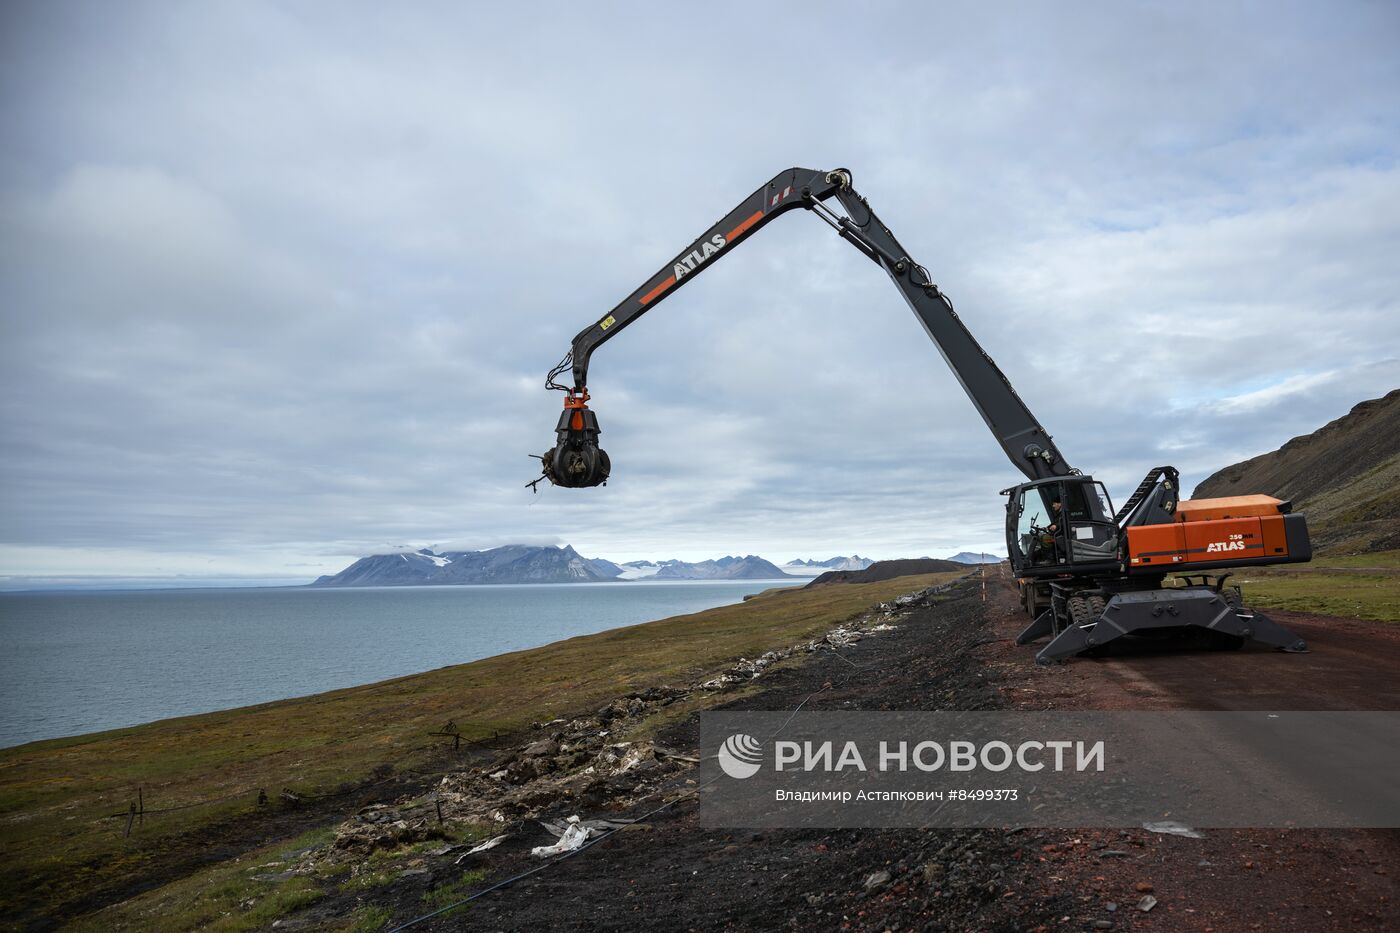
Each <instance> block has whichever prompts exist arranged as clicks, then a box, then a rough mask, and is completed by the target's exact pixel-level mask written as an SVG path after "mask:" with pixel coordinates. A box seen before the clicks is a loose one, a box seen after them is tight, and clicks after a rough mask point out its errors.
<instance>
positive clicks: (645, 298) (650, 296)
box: [642, 275, 676, 304]
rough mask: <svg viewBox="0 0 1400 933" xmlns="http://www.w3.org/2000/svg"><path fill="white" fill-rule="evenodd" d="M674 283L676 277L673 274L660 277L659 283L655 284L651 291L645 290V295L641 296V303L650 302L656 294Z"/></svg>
mask: <svg viewBox="0 0 1400 933" xmlns="http://www.w3.org/2000/svg"><path fill="white" fill-rule="evenodd" d="M675 284H676V277H675V276H674V275H670V276H667V277H666V278H664V279H662V280H661V284H660V285H657V286H656V287H655V288H653V289H652V290H651V291H649V292H647V293H646V294H645V295H643V296H642V304H650V303H651V302H653V301H655V300H656V296H657V295H659V294H661V293H662V292H664V291H665V290H666V289H668V288H670V287H671V286H672V285H675Z"/></svg>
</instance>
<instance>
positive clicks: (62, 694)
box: [0, 578, 806, 747]
mask: <svg viewBox="0 0 1400 933" xmlns="http://www.w3.org/2000/svg"><path fill="white" fill-rule="evenodd" d="M803 582H806V581H804V580H795V579H790V578H789V579H785V580H776V581H763V580H745V581H741V582H733V581H723V582H719V581H684V582H646V581H638V582H630V583H596V584H587V583H585V584H567V585H543V584H522V585H497V586H414V587H365V588H347V589H339V588H337V589H318V588H306V587H281V588H267V589H263V588H257V589H252V588H249V589H208V590H140V591H105V592H48V593H6V594H0V747H3V746H11V745H18V744H21V743H23V742H32V741H35V740H37V739H47V738H56V737H59V736H68V735H79V734H81V733H85V732H94V731H98V730H102V729H114V728H119V727H122V726H131V725H136V724H138V723H143V722H150V721H151V720H155V719H165V718H168V717H171V716H185V715H189V714H191V713H203V712H209V711H212V710H219V709H229V708H232V707H236V706H248V705H251V704H254V703H264V702H267V701H269V700H280V699H285V698H287V697H295V696H305V695H307V694H311V693H320V692H322V691H325V690H334V689H336V688H339V687H352V686H356V685H358V684H366V683H373V682H375V681H379V680H385V679H388V678H391V677H399V676H403V675H405V674H416V673H419V672H421V671H426V670H432V669H434V668H439V667H445V666H447V665H451V664H461V663H463V662H466V661H475V660H478V659H480V658H486V657H490V656H492V655H497V654H502V653H504V652H508V651H517V650H519V649H522V648H532V647H536V646H539V645H544V644H548V643H549V642H552V641H558V640H559V639H562V638H570V637H572V636H575V635H586V634H590V633H592V632H600V631H603V630H605V629H610V628H617V627H619V626H623V625H633V624H635V623H638V622H646V621H649V620H652V619H662V618H666V617H669V616H674V615H682V614H685V613H690V612H699V611H700V610H702V609H709V608H712V607H715V606H723V605H728V604H731V603H736V602H739V601H741V600H742V599H743V597H744V596H745V595H747V594H750V593H757V592H760V591H762V590H765V589H768V588H770V587H775V586H785V585H786V586H792V585H796V584H799V583H803Z"/></svg>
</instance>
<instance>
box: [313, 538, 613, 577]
mask: <svg viewBox="0 0 1400 933" xmlns="http://www.w3.org/2000/svg"><path fill="white" fill-rule="evenodd" d="M621 572H622V570H621V568H619V567H618V566H617V565H616V564H614V563H612V562H610V561H605V560H589V559H588V558H586V557H583V556H582V555H580V554H579V553H578V552H577V551H575V550H574V549H573V548H571V547H567V546H566V547H562V548H558V547H534V546H530V545H524V544H510V545H506V546H505V547H498V548H492V549H491V550H489V551H445V552H443V553H441V554H435V553H433V552H432V551H431V550H429V549H427V548H423V549H422V550H420V551H415V552H411V553H410V552H399V553H395V554H374V555H371V556H369V557H362V558H360V559H359V560H357V561H355V563H353V564H351V565H350V566H349V567H346V568H345V569H344V570H342V571H341V572H340V573H337V574H334V575H332V576H324V577H321V578H320V579H318V580H317V581H316V582H315V583H313V584H311V585H312V586H423V585H427V586H435V585H452V584H468V583H601V582H604V581H607V580H614V579H616V578H617V577H618V575H619V574H620V573H621Z"/></svg>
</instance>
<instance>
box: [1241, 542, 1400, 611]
mask: <svg viewBox="0 0 1400 933" xmlns="http://www.w3.org/2000/svg"><path fill="white" fill-rule="evenodd" d="M1230 582H1232V583H1238V584H1239V585H1240V586H1241V587H1242V588H1243V589H1244V595H1245V601H1246V602H1247V603H1248V604H1249V605H1251V606H1257V607H1258V608H1260V609H1292V610H1295V611H1298V612H1317V613H1323V614H1325V615H1334V616H1350V617H1352V618H1357V619H1374V620H1377V621H1380V622H1400V551H1377V552H1375V553H1371V554H1357V555H1351V556H1346V557H1332V556H1326V555H1324V556H1319V557H1317V558H1316V559H1314V560H1313V561H1312V563H1309V564H1296V565H1283V566H1280V567H1270V568H1258V569H1255V568H1251V569H1249V570H1241V571H1238V572H1236V574H1235V576H1234V577H1233V578H1232V579H1231V581H1230Z"/></svg>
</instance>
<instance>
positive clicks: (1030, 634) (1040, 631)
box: [1016, 609, 1055, 645]
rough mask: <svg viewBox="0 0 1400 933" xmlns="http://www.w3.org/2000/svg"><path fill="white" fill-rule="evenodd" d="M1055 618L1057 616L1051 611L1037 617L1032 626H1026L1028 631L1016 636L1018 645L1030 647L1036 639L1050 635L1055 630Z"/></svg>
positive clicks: (1047, 610)
mask: <svg viewBox="0 0 1400 933" xmlns="http://www.w3.org/2000/svg"><path fill="white" fill-rule="evenodd" d="M1054 618H1055V614H1054V613H1053V612H1051V611H1050V610H1049V609H1046V610H1045V611H1044V612H1042V613H1041V614H1040V615H1038V616H1036V617H1035V621H1033V622H1032V623H1031V624H1030V625H1027V626H1026V630H1025V631H1024V632H1022V633H1021V634H1019V635H1017V636H1016V644H1018V645H1029V644H1030V643H1031V642H1033V641H1035V640H1036V639H1038V638H1044V637H1045V636H1046V635H1049V634H1050V633H1051V632H1053V631H1054V630H1055V629H1054Z"/></svg>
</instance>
